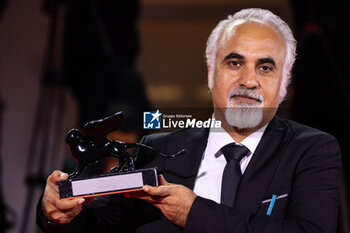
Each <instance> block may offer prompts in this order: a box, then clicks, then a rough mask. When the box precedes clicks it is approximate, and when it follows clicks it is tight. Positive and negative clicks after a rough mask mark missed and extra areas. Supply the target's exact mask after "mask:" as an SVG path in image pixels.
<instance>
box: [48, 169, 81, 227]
mask: <svg viewBox="0 0 350 233" xmlns="http://www.w3.org/2000/svg"><path fill="white" fill-rule="evenodd" d="M67 178H68V174H66V173H62V172H60V171H54V172H53V173H52V174H51V175H50V176H49V177H48V178H47V181H46V187H45V192H44V196H43V199H42V208H43V211H44V214H45V215H46V216H47V217H48V218H49V219H52V220H53V221H55V222H57V223H59V224H65V223H69V222H70V221H71V220H72V219H73V218H74V217H75V216H77V215H78V214H79V213H80V211H81V210H82V209H83V203H85V202H87V201H85V199H84V198H79V199H73V200H61V199H60V197H59V192H58V185H57V182H58V181H60V180H65V179H67Z"/></svg>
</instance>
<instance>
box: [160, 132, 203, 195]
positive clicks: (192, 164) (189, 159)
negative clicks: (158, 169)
mask: <svg viewBox="0 0 350 233" xmlns="http://www.w3.org/2000/svg"><path fill="white" fill-rule="evenodd" d="M208 134H209V129H189V130H184V131H183V132H182V133H179V134H178V135H177V136H175V137H170V138H168V141H167V142H166V143H167V145H169V147H170V148H171V150H172V151H179V150H180V149H187V153H186V154H184V155H181V156H179V157H176V158H173V159H166V160H165V166H164V167H165V171H166V173H165V177H166V179H169V180H168V181H169V182H172V183H177V184H183V185H185V186H186V187H188V188H190V189H193V187H194V181H195V178H196V176H197V173H198V169H199V165H200V162H201V159H202V155H203V153H204V150H205V147H206V145H207V140H208ZM170 140H172V141H170Z"/></svg>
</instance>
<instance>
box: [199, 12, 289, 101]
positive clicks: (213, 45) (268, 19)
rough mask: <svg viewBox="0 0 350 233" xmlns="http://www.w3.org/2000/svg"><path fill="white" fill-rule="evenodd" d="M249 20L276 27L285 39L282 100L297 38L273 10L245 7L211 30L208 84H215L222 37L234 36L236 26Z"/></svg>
mask: <svg viewBox="0 0 350 233" xmlns="http://www.w3.org/2000/svg"><path fill="white" fill-rule="evenodd" d="M247 21H254V22H259V23H261V24H265V25H268V26H270V27H272V28H274V29H275V30H276V31H277V32H279V33H280V34H281V36H282V37H283V39H284V41H285V45H286V57H285V61H284V66H283V71H282V82H281V88H280V93H279V95H280V98H281V101H282V100H283V99H284V97H285V96H286V94H287V87H288V84H289V83H290V78H291V70H292V67H293V64H294V61H295V56H296V40H295V39H294V36H293V33H292V31H291V29H290V28H289V26H288V25H287V23H286V22H284V21H283V20H282V19H281V18H280V17H278V16H277V15H275V14H273V13H272V12H271V11H268V10H264V9H260V8H249V9H243V10H241V11H238V12H237V13H235V14H234V15H229V16H228V17H227V18H226V19H224V20H222V21H220V22H219V23H218V24H217V25H216V27H215V28H214V29H213V31H212V32H211V34H210V36H209V38H208V41H207V47H206V50H205V57H206V60H207V64H208V65H209V66H210V71H209V72H210V73H209V79H208V86H209V88H210V89H212V87H213V84H214V73H215V62H216V56H217V52H218V44H219V40H220V38H221V37H225V38H226V37H227V35H229V36H232V35H233V34H234V33H235V28H236V27H237V26H238V25H240V24H242V23H244V22H247ZM223 35H225V36H223Z"/></svg>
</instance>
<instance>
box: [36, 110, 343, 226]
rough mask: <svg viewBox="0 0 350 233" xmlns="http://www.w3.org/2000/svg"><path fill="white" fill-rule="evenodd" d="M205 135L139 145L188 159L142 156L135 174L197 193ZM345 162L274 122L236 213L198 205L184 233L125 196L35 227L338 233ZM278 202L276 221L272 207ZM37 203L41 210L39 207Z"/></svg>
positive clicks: (323, 136)
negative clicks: (149, 171) (153, 175)
mask: <svg viewBox="0 0 350 233" xmlns="http://www.w3.org/2000/svg"><path fill="white" fill-rule="evenodd" d="M208 133H209V130H208V129H184V130H180V131H177V132H174V133H170V134H154V135H149V136H146V137H144V138H143V139H142V143H145V144H148V145H150V146H152V147H154V148H157V150H159V151H161V152H163V153H166V154H172V153H175V152H177V151H179V150H180V149H183V148H186V149H187V150H188V152H187V153H186V154H185V155H182V156H179V157H177V158H173V159H166V158H162V157H159V156H157V155H154V154H152V153H150V152H145V151H139V153H138V161H137V166H138V167H157V168H158V169H159V171H160V172H162V173H163V174H164V176H165V178H166V179H167V180H168V181H169V182H172V183H177V184H183V185H185V186H186V187H188V188H190V189H193V187H194V182H195V178H196V175H197V172H198V168H199V165H200V161H201V158H202V155H203V153H204V150H205V147H206V144H207V138H208ZM340 169H341V154H340V150H339V146H338V143H337V141H336V139H335V138H334V137H333V136H331V135H329V134H327V133H324V132H321V131H318V130H316V129H313V128H310V127H307V126H303V125H300V124H297V123H295V122H292V121H286V120H281V119H279V118H278V117H274V118H273V119H272V121H271V122H270V124H269V125H268V127H267V128H266V131H265V133H264V135H263V137H262V139H261V141H260V143H259V145H258V147H257V149H256V151H255V153H254V155H253V157H252V159H251V161H250V163H249V165H248V167H247V168H246V170H245V172H244V175H243V177H242V179H241V182H240V185H239V189H238V194H237V199H236V206H235V207H234V208H229V207H226V206H223V205H220V204H217V203H215V202H214V201H211V200H208V199H205V198H202V197H197V198H196V199H195V201H194V203H193V206H192V208H191V210H190V213H189V216H188V219H187V222H186V226H185V228H181V227H178V226H176V225H175V224H173V223H171V222H170V221H169V220H167V219H166V218H165V217H164V216H163V215H162V214H161V212H160V211H159V210H158V209H156V208H155V207H153V206H152V205H150V204H148V203H147V202H145V201H142V200H136V199H126V198H124V197H123V196H122V195H113V196H109V197H100V198H98V199H97V200H96V201H94V202H92V203H91V204H89V205H87V206H86V207H85V208H84V210H83V211H82V213H81V214H80V215H78V216H77V217H76V218H75V219H74V220H73V221H72V222H71V223H70V224H67V225H61V226H58V225H56V224H51V225H50V224H45V221H44V218H43V216H42V212H41V209H40V208H41V207H40V205H39V206H38V208H39V209H38V224H39V226H40V227H41V228H42V229H43V230H44V231H45V232H140V233H141V232H152V233H156V232H166V233H171V232H174V233H175V232H191V233H194V232H198V233H206V232H207V233H214V232H215V233H216V232H225V233H226V232H232V233H233V232H238V233H245V232H247V233H248V232H249V233H255V232H258V233H264V232H266V233H275V232H276V233H277V232H283V233H289V232H290V233H298V232H313V233H314V232H326V233H332V232H335V230H336V223H337V214H338V205H339V200H338V199H339V198H338V191H339V185H340ZM272 195H276V196H278V199H277V200H276V202H275V205H274V208H273V210H272V212H271V215H269V216H268V215H267V214H266V212H267V209H268V206H269V204H270V202H269V200H270V199H271V197H272ZM39 203H40V202H39Z"/></svg>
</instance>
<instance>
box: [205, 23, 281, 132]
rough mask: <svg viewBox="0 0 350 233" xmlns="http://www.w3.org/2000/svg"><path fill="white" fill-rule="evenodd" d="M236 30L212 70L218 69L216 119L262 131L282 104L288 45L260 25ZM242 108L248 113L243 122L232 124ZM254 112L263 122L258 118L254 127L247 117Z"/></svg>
mask: <svg viewBox="0 0 350 233" xmlns="http://www.w3.org/2000/svg"><path fill="white" fill-rule="evenodd" d="M235 30H236V32H235V33H234V35H233V36H232V37H231V38H222V39H221V40H220V41H221V43H220V42H219V45H218V53H217V58H216V65H215V67H209V69H213V68H215V71H214V83H213V88H212V90H211V91H212V101H213V105H214V108H215V110H214V113H215V118H216V119H218V120H221V121H224V123H225V122H228V124H230V125H231V126H235V127H238V128H255V127H258V128H259V127H261V126H263V125H265V124H266V123H268V122H269V121H270V120H271V119H272V117H273V116H274V115H275V113H276V111H277V108H278V105H279V103H280V96H279V91H280V86H281V80H282V70H283V64H284V59H285V55H286V52H285V44H284V40H283V38H282V36H281V35H280V34H279V33H277V32H276V31H275V30H274V29H273V28H271V27H269V26H266V25H263V24H260V23H257V22H245V23H243V24H241V25H239V26H237V27H236V29H235ZM238 108H241V109H244V110H243V112H242V116H243V119H241V120H239V121H238V123H237V121H235V120H233V121H232V122H231V123H230V119H229V118H230V116H229V115H232V114H233V115H237V112H235V110H237V109H238ZM227 109H231V110H233V112H230V111H227ZM246 110H247V111H246ZM250 110H253V112H251V111H250ZM254 111H257V112H258V113H259V112H260V118H259V114H257V115H258V116H257V117H255V118H258V119H250V121H253V123H250V122H249V119H247V118H249V117H247V114H246V115H245V113H248V115H252V114H251V113H254ZM238 115H239V114H238ZM253 115H254V114H253ZM225 116H226V117H225ZM253 118H254V117H253ZM254 122H255V123H254ZM236 124H237V125H236Z"/></svg>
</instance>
